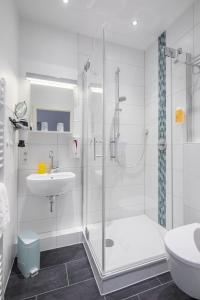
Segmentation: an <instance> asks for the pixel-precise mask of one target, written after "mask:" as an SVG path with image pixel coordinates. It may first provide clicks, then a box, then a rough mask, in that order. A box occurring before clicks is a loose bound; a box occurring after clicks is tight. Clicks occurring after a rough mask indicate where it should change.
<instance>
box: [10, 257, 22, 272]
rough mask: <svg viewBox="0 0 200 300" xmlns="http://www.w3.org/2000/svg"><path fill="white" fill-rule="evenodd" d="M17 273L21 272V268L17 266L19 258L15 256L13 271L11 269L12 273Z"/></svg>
mask: <svg viewBox="0 0 200 300" xmlns="http://www.w3.org/2000/svg"><path fill="white" fill-rule="evenodd" d="M15 274H20V270H19V269H18V267H17V258H15V260H14V263H13V267H12V271H11V275H15Z"/></svg>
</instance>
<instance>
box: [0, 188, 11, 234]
mask: <svg viewBox="0 0 200 300" xmlns="http://www.w3.org/2000/svg"><path fill="white" fill-rule="evenodd" d="M9 223H10V211H9V203H8V193H7V189H6V186H5V184H3V183H0V230H4V229H5V228H6V226H7V225H8V224H9Z"/></svg>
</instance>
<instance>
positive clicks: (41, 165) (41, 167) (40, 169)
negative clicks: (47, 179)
mask: <svg viewBox="0 0 200 300" xmlns="http://www.w3.org/2000/svg"><path fill="white" fill-rule="evenodd" d="M37 172H38V174H45V173H46V172H47V166H46V164H45V163H44V162H40V163H39V164H38V166H37Z"/></svg>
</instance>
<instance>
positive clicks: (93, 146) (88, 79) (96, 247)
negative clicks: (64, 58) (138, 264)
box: [83, 60, 103, 270]
mask: <svg viewBox="0 0 200 300" xmlns="http://www.w3.org/2000/svg"><path fill="white" fill-rule="evenodd" d="M86 66H87V67H85V70H84V73H83V93H84V96H83V100H84V101H83V125H84V128H83V139H84V142H83V143H84V154H83V167H84V170H83V172H84V173H83V181H84V182H83V184H84V189H83V196H84V203H85V207H84V210H85V211H84V218H85V219H84V227H85V237H86V239H87V242H88V245H89V247H90V251H91V253H92V254H93V257H94V259H95V260H96V263H97V265H98V267H99V268H100V270H101V269H102V167H103V132H102V128H103V123H102V120H103V101H102V85H101V76H98V75H97V72H96V71H95V72H94V69H95V70H96V66H94V65H93V63H92V62H91V61H89V60H88V61H87V63H86Z"/></svg>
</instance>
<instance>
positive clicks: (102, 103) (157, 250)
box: [82, 32, 167, 294]
mask: <svg viewBox="0 0 200 300" xmlns="http://www.w3.org/2000/svg"><path fill="white" fill-rule="evenodd" d="M128 51H130V52H131V50H130V49H127V48H125V47H120V46H116V45H114V44H112V43H110V42H108V41H106V38H105V32H104V33H103V39H102V41H97V40H96V41H95V47H94V50H93V53H92V55H91V57H90V58H89V59H88V60H87V61H86V62H85V65H84V69H83V71H82V95H83V97H82V99H83V225H84V238H85V246H86V250H87V252H88V256H89V257H90V261H91V263H92V265H93V267H94V268H93V271H94V273H95V274H96V276H97V277H98V278H99V279H97V278H96V279H97V281H99V280H100V279H101V280H103V281H106V280H107V279H111V278H115V277H116V275H117V276H118V278H120V277H119V276H120V274H122V275H123V274H124V275H125V276H126V275H127V274H129V275H130V274H131V272H132V271H133V272H135V273H133V276H135V277H134V279H133V277H132V279H131V280H132V281H130V282H132V283H133V282H134V281H135V282H137V281H140V280H142V279H144V278H145V276H146V277H151V276H153V275H155V274H156V273H162V272H164V271H165V270H166V268H167V266H166V260H165V259H166V256H165V250H164V243H163V237H164V234H165V231H166V229H165V228H164V227H163V226H161V225H159V218H158V204H157V202H158V200H157V197H158V195H157V186H158V174H157V172H158V170H157V169H158V166H156V169H155V174H153V175H154V176H152V174H150V173H149V170H151V169H150V168H151V161H150V156H149V154H151V155H154V156H156V155H157V156H158V141H157V140H155V138H154V135H156V133H157V131H158V123H155V124H153V126H150V125H149V123H148V120H146V119H145V101H144V90H145V82H144V72H145V71H144V53H143V52H142V51H139V50H138V51H133V54H132V53H129V52H128ZM127 54H129V56H130V57H129V56H128V55H127ZM157 72H158V68H157V69H156V70H155V73H157ZM149 85H151V84H149ZM156 121H157V120H156ZM154 152H155V153H154ZM155 160H156V161H157V160H158V159H157V158H155ZM146 162H147V163H146ZM149 184H150V185H152V186H153V187H154V190H155V193H156V196H155V197H156V199H153V195H151V194H150V193H149V194H148V191H147V192H146V194H145V187H146V186H149ZM152 203H155V205H154V204H152ZM152 241H153V242H152ZM151 265H152V268H151ZM146 266H150V267H149V269H148V270H149V271H147V272H146V275H145V276H144V273H143V274H140V273H139V272H140V270H144V268H146ZM127 272H128V273H127ZM97 273H98V274H97ZM136 273H137V275H134V274H136ZM126 280H127V279H124V280H121V282H122V286H121V287H123V285H124V286H126V285H129V284H130V283H129V281H126ZM120 284H121V283H119V282H118V284H117V285H118V287H117V288H119V286H120ZM98 285H99V288H100V291H101V293H102V294H105V293H107V292H108V291H111V290H113V289H115V287H114V284H111V285H112V288H111V285H110V282H109V284H108V285H109V286H108V285H107V286H106V287H105V288H104V287H102V285H101V283H100V282H98Z"/></svg>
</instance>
